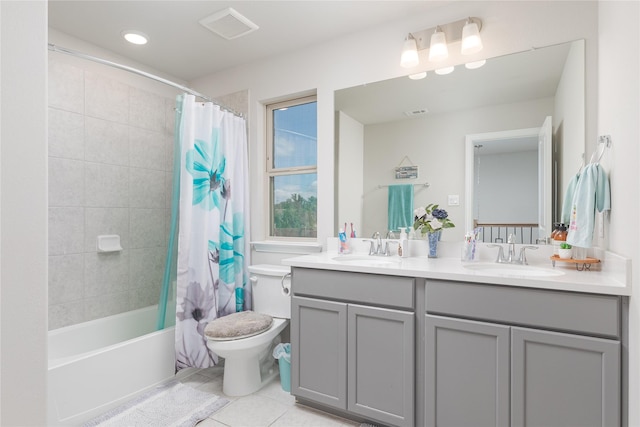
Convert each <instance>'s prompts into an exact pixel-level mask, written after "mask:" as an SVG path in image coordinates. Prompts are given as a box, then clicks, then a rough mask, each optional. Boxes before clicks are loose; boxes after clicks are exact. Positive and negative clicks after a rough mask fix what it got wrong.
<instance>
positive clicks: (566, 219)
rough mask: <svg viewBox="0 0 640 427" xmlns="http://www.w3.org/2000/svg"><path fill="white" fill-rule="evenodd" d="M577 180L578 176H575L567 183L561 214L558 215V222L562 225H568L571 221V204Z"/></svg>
mask: <svg viewBox="0 0 640 427" xmlns="http://www.w3.org/2000/svg"><path fill="white" fill-rule="evenodd" d="M579 179H580V174H579V173H577V174H575V175H574V176H573V178H571V181H569V185H568V186H567V191H566V193H564V201H563V202H562V213H561V214H560V222H561V223H562V224H567V225H569V223H570V221H571V204H572V203H573V195H574V194H575V192H576V187H577V185H578V180H579Z"/></svg>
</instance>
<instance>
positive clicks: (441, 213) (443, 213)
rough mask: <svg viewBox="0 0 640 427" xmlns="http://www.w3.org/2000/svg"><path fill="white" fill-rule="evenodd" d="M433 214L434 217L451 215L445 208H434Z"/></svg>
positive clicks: (439, 217)
mask: <svg viewBox="0 0 640 427" xmlns="http://www.w3.org/2000/svg"><path fill="white" fill-rule="evenodd" d="M431 215H433V217H434V218H438V219H445V218H446V217H448V216H449V214H448V213H447V211H445V210H444V209H434V210H433V212H431Z"/></svg>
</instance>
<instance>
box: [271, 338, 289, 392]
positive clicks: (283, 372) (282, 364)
mask: <svg viewBox="0 0 640 427" xmlns="http://www.w3.org/2000/svg"><path fill="white" fill-rule="evenodd" d="M273 357H275V358H276V359H278V367H279V368H280V386H281V387H282V389H283V390H284V391H286V392H291V344H289V343H283V344H278V345H277V346H275V348H274V349H273Z"/></svg>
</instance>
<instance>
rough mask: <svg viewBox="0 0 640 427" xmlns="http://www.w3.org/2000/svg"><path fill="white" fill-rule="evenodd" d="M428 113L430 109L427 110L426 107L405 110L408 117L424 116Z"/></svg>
mask: <svg viewBox="0 0 640 427" xmlns="http://www.w3.org/2000/svg"><path fill="white" fill-rule="evenodd" d="M427 113H429V110H427V109H426V108H419V109H417V110H411V111H405V112H404V114H405V116H407V117H417V116H424V115H425V114H427Z"/></svg>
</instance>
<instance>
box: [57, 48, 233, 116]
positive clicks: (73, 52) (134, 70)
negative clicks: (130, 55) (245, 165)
mask: <svg viewBox="0 0 640 427" xmlns="http://www.w3.org/2000/svg"><path fill="white" fill-rule="evenodd" d="M49 50H50V51H53V52H60V53H65V54H67V55H72V56H76V57H78V58H82V59H87V60H89V61H93V62H97V63H99V64H103V65H108V66H109V67H113V68H119V69H121V70H124V71H128V72H130V73H133V74H138V75H139V76H143V77H147V78H149V79H151V80H155V81H158V82H160V83H164V84H166V85H168V86H173V87H175V88H176V89H180V90H182V91H184V92H186V93H188V94H190V95H193V96H197V97H198V98H201V99H204V100H205V101H207V102H211V103H213V104H215V105H217V106H218V107H220V108H222V109H223V110H225V111H228V112H230V113H233V114H235V115H236V116H240V117H243V115H242V114H240V113H238V112H236V111H234V110H232V109H230V108H227V107H225V106H223V105H220V104H218V103H217V102H215V101H214V100H213V99H211V98H210V97H208V96H206V95H203V94H201V93H200V92H196V91H195V90H193V89H191V88H188V87H186V86H184V85H181V84H179V83H176V82H173V81H171V80H167V79H165V78H162V77H159V76H156V75H155V74H151V73H147V72H146V71H142V70H138V69H137V68H133V67H129V66H128V65H123V64H118V63H117V62H112V61H108V60H106V59H102V58H98V57H96V56H91V55H87V54H86V53H82V52H79V51H77V50H73V49H68V48H66V47H61V46H57V45H55V44H53V43H49Z"/></svg>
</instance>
